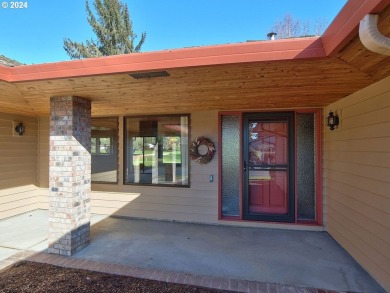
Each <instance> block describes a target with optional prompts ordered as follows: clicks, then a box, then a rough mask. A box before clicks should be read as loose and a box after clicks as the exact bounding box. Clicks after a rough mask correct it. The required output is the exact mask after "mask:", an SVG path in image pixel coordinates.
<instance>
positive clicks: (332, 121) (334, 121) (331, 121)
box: [327, 111, 339, 130]
mask: <svg viewBox="0 0 390 293" xmlns="http://www.w3.org/2000/svg"><path fill="white" fill-rule="evenodd" d="M327 121H328V124H327V125H328V126H329V129H330V130H334V128H335V126H337V125H339V116H337V115H334V113H333V112H332V111H330V112H329V115H328V118H327Z"/></svg>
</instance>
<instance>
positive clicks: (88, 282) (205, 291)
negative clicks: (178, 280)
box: [0, 261, 230, 293]
mask: <svg viewBox="0 0 390 293" xmlns="http://www.w3.org/2000/svg"><path fill="white" fill-rule="evenodd" d="M0 292H1V293H8V292H18V293H19V292H28V293H30V292H53V293H54V292H56V293H58V292H78V293H82V292H88V293H90V292H145V293H146V292H152V293H153V292H156V293H157V292H158V293H163V292H169V293H179V292H180V293H183V292H191V293H192V292H197V293H222V292H226V293H227V292H230V291H224V290H216V289H209V288H202V287H197V286H190V285H182V284H175V283H168V282H162V281H154V280H147V279H141V278H133V277H127V276H119V275H111V274H105V273H99V272H92V271H87V270H80V269H71V268H63V267H58V266H53V265H49V264H42V263H35V262H29V261H21V262H19V263H16V264H14V265H12V266H10V267H8V268H5V269H4V270H2V271H0Z"/></svg>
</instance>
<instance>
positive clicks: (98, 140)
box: [91, 118, 118, 183]
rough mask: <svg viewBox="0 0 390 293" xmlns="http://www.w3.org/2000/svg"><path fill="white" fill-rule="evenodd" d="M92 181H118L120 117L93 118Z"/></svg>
mask: <svg viewBox="0 0 390 293" xmlns="http://www.w3.org/2000/svg"><path fill="white" fill-rule="evenodd" d="M91 154H92V159H91V175H92V182H103V183H116V182H117V181H118V118H92V119H91Z"/></svg>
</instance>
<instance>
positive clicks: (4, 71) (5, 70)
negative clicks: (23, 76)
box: [0, 65, 11, 81]
mask: <svg viewBox="0 0 390 293" xmlns="http://www.w3.org/2000/svg"><path fill="white" fill-rule="evenodd" d="M10 69H11V68H10V67H7V66H3V65H0V80H4V81H8V80H9V79H10V78H11V70H10Z"/></svg>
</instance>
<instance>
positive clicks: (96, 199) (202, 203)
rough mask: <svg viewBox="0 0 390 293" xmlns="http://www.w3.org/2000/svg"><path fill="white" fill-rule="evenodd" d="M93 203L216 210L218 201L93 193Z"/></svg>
mask: <svg viewBox="0 0 390 293" xmlns="http://www.w3.org/2000/svg"><path fill="white" fill-rule="evenodd" d="M91 201H92V204H93V205H100V206H101V205H102V204H104V202H118V203H119V204H122V203H129V204H131V203H133V202H136V203H138V204H145V205H146V206H147V205H149V204H164V205H174V206H177V205H178V206H182V205H183V206H197V207H210V206H213V207H214V208H216V206H217V201H216V200H215V199H208V198H207V199H201V200H199V198H193V197H177V196H147V195H146V196H137V195H133V196H122V197H120V196H110V195H107V194H96V193H94V192H92V193H91Z"/></svg>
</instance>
